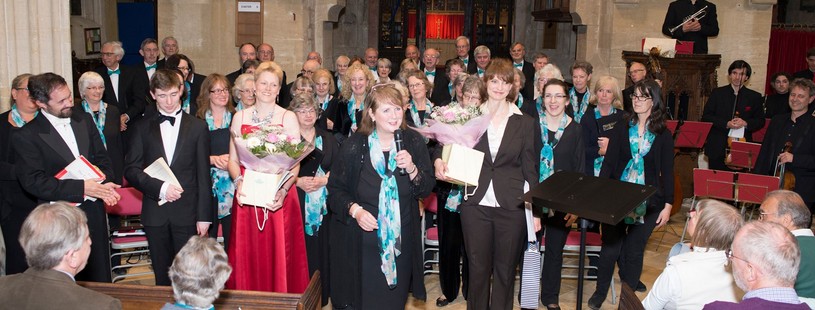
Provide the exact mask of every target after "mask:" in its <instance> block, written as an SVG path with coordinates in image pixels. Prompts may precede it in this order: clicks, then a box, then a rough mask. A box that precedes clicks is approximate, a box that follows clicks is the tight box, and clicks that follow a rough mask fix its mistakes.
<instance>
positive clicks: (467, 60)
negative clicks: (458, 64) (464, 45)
mask: <svg viewBox="0 0 815 310" xmlns="http://www.w3.org/2000/svg"><path fill="white" fill-rule="evenodd" d="M460 59H461V61H463V62H464V65H465V66H466V65H468V64H469V63H470V58H469V57H467V58H460Z"/></svg>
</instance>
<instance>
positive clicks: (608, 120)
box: [580, 76, 625, 176]
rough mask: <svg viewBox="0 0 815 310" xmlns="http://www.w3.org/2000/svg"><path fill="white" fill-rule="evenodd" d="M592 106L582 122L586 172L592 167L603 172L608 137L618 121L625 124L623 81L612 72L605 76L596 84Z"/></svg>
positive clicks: (598, 174) (612, 134)
mask: <svg viewBox="0 0 815 310" xmlns="http://www.w3.org/2000/svg"><path fill="white" fill-rule="evenodd" d="M589 103H591V105H590V106H589V108H588V110H587V111H586V114H584V115H583V120H581V121H580V125H581V126H582V127H583V141H584V142H585V143H586V172H587V174H588V172H589V171H593V175H594V176H600V170H601V168H602V167H603V161H604V159H605V155H606V151H607V149H608V144H609V139H611V138H612V137H614V136H617V134H615V133H614V130H615V128H618V127H617V125H618V124H619V125H621V126H620V127H619V128H622V127H625V126H622V125H624V124H623V122H621V120H622V119H623V111H622V108H623V102H622V95H621V92H620V84H619V83H618V82H617V79H616V78H614V77H611V76H603V77H600V78H599V79H598V80H597V83H595V84H594V95H593V96H591V99H590V100H589Z"/></svg>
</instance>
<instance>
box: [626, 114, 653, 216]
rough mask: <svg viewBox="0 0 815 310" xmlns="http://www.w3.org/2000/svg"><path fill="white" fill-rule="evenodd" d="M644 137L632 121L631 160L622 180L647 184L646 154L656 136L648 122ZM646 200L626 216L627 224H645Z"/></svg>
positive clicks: (630, 132) (629, 132)
mask: <svg viewBox="0 0 815 310" xmlns="http://www.w3.org/2000/svg"><path fill="white" fill-rule="evenodd" d="M645 128H646V130H645V135H644V137H640V136H639V132H638V131H637V124H636V123H635V122H634V121H632V122H631V128H628V143H629V144H630V145H631V160H629V161H628V164H627V165H625V170H623V175H622V176H621V177H620V180H622V181H626V182H629V183H636V184H645V160H644V158H645V155H646V154H648V151H650V150H651V145H652V144H653V143H654V138H656V136H655V135H654V133H652V132H651V131H649V130H648V129H647V128H648V123H646V124H645ZM645 209H646V202H643V203H642V204H640V205H639V206H637V208H635V209H634V211H633V212H631V214H629V215H628V216H626V217H625V218H624V219H623V220H624V221H625V223H626V224H643V223H645V220H644V216H645Z"/></svg>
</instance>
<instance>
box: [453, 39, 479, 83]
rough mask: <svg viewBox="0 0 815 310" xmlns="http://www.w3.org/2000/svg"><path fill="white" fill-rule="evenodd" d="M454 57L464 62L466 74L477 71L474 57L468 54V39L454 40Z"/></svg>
mask: <svg viewBox="0 0 815 310" xmlns="http://www.w3.org/2000/svg"><path fill="white" fill-rule="evenodd" d="M456 57H458V59H461V61H463V62H464V66H466V67H467V73H469V74H473V73H476V71H477V66H476V64H475V57H473V56H472V55H471V54H470V39H469V38H467V37H465V36H459V37H458V38H456Z"/></svg>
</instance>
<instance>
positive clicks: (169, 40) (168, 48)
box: [157, 36, 178, 69]
mask: <svg viewBox="0 0 815 310" xmlns="http://www.w3.org/2000/svg"><path fill="white" fill-rule="evenodd" d="M161 52H162V53H164V58H162V59H160V60H159V61H158V62H157V63H158V67H159V68H161V69H163V68H166V67H165V65H166V62H167V57H170V56H173V55H175V54H178V40H176V39H175V38H174V37H172V36H170V37H166V38H164V39H162V40H161Z"/></svg>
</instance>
